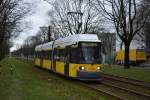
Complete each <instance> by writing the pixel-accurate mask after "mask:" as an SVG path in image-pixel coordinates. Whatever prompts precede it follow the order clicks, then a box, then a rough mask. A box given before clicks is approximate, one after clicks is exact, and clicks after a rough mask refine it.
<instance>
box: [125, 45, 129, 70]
mask: <svg viewBox="0 0 150 100" xmlns="http://www.w3.org/2000/svg"><path fill="white" fill-rule="evenodd" d="M129 46H130V45H129V43H125V56H124V68H125V69H128V68H130V64H129Z"/></svg>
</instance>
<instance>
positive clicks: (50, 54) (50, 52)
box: [48, 50, 52, 59]
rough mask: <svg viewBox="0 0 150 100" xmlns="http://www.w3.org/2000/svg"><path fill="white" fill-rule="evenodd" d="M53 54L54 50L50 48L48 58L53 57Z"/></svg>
mask: <svg viewBox="0 0 150 100" xmlns="http://www.w3.org/2000/svg"><path fill="white" fill-rule="evenodd" d="M51 56H52V51H51V50H49V51H48V59H51Z"/></svg>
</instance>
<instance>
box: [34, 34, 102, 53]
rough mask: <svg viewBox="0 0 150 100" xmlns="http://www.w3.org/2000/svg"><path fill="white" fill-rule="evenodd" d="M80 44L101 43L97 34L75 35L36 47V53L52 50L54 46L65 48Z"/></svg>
mask: <svg viewBox="0 0 150 100" xmlns="http://www.w3.org/2000/svg"><path fill="white" fill-rule="evenodd" d="M78 42H101V41H100V40H99V39H98V37H97V35H96V34H75V35H70V36H67V37H65V38H60V39H58V40H55V41H52V42H48V43H44V44H41V45H38V46H36V48H35V51H42V50H50V49H52V46H53V45H54V47H58V46H59V47H65V46H68V45H72V44H76V43H78ZM53 43H54V44H53Z"/></svg>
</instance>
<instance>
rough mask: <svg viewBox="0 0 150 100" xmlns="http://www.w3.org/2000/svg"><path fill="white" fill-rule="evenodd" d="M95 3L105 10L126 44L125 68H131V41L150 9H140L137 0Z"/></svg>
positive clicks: (111, 0)
mask: <svg viewBox="0 0 150 100" xmlns="http://www.w3.org/2000/svg"><path fill="white" fill-rule="evenodd" d="M94 4H95V5H96V8H97V9H98V10H99V9H101V10H102V11H103V12H104V13H103V16H105V18H107V19H109V20H111V21H112V22H113V24H114V26H115V29H116V33H117V35H118V36H119V38H120V39H121V41H122V42H123V44H124V45H125V61H124V66H125V67H124V68H130V66H129V47H130V43H131V41H132V39H133V37H134V36H135V35H136V34H137V33H138V32H139V31H140V30H141V29H142V28H143V26H144V25H145V22H146V20H147V18H148V14H149V12H150V9H147V10H140V11H139V8H140V4H139V3H138V2H136V0H96V3H95V2H94ZM142 7H144V6H142ZM138 12H141V13H138ZM138 16H141V17H140V18H139V17H138Z"/></svg>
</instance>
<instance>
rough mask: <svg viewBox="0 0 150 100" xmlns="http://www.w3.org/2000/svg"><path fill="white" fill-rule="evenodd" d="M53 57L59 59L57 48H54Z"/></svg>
mask: <svg viewBox="0 0 150 100" xmlns="http://www.w3.org/2000/svg"><path fill="white" fill-rule="evenodd" d="M54 59H55V60H57V61H59V49H55V50H54Z"/></svg>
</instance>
